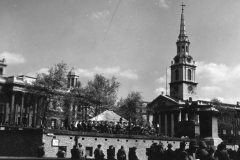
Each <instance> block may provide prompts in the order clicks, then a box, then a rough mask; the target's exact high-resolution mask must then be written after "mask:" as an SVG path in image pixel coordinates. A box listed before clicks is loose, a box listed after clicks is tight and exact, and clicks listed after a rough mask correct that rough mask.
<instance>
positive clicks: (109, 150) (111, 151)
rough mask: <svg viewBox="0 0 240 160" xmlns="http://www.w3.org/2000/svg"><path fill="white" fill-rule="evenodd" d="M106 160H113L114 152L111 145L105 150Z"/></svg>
mask: <svg viewBox="0 0 240 160" xmlns="http://www.w3.org/2000/svg"><path fill="white" fill-rule="evenodd" d="M107 159H108V160H115V150H114V148H113V145H110V146H109V149H108V150H107Z"/></svg>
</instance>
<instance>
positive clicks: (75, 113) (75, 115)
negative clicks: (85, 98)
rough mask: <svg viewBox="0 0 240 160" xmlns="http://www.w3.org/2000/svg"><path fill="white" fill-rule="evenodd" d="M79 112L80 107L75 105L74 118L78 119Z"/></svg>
mask: <svg viewBox="0 0 240 160" xmlns="http://www.w3.org/2000/svg"><path fill="white" fill-rule="evenodd" d="M77 111H78V106H77V105H76V104H75V105H74V118H75V119H77Z"/></svg>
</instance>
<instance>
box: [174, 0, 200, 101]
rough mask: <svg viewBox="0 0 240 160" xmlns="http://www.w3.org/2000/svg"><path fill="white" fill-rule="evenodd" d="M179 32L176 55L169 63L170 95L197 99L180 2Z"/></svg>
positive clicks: (192, 66) (193, 67)
mask: <svg viewBox="0 0 240 160" xmlns="http://www.w3.org/2000/svg"><path fill="white" fill-rule="evenodd" d="M181 6H182V13H181V22H180V33H179V36H178V40H177V42H176V45H177V55H176V56H175V57H174V61H172V64H171V82H170V96H173V97H178V98H180V99H183V100H187V99H189V98H191V99H197V83H196V78H195V75H196V74H195V71H196V66H195V61H193V58H192V56H190V54H189V46H190V42H189V39H188V36H187V33H186V28H185V18H184V8H183V7H185V5H184V4H182V5H181Z"/></svg>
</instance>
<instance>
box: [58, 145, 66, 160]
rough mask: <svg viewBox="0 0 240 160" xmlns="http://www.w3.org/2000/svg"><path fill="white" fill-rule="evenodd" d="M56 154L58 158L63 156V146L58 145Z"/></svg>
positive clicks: (64, 154) (64, 153)
mask: <svg viewBox="0 0 240 160" xmlns="http://www.w3.org/2000/svg"><path fill="white" fill-rule="evenodd" d="M56 155H57V157H58V158H65V156H66V152H65V150H64V149H63V148H61V147H59V150H58V152H57V154H56Z"/></svg>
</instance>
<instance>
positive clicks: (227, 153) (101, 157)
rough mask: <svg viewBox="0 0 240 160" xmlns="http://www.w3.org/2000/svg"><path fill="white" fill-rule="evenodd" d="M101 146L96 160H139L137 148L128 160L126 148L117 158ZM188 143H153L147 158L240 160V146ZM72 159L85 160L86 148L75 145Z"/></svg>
mask: <svg viewBox="0 0 240 160" xmlns="http://www.w3.org/2000/svg"><path fill="white" fill-rule="evenodd" d="M101 146H102V145H101V144H98V145H97V148H96V149H95V150H94V158H95V160H105V159H107V160H127V159H128V160H139V158H138V156H137V154H136V150H137V148H136V147H132V148H130V149H129V152H128V158H127V154H126V151H125V149H124V146H121V148H119V150H118V152H117V157H116V158H115V148H114V147H113V145H110V146H109V149H107V156H105V154H104V152H103V150H102V148H101ZM185 147H186V143H185V142H180V147H179V148H178V149H176V150H173V149H172V148H173V145H172V144H171V143H168V145H167V149H164V145H163V143H161V142H160V143H153V144H152V145H151V146H150V148H148V149H147V150H146V156H147V157H148V160H240V144H239V148H238V151H233V150H231V149H227V148H226V145H225V144H224V143H220V144H219V145H218V146H217V149H216V148H215V147H214V146H207V145H206V143H205V142H204V141H200V142H199V144H197V142H196V141H191V142H190V144H189V148H188V149H186V148H185ZM44 154H45V151H44V143H42V144H41V145H40V146H39V148H38V156H39V157H42V156H44ZM56 155H57V157H59V158H64V157H65V155H66V151H65V150H64V149H61V148H59V151H58V153H57V154H56ZM71 158H72V159H79V160H85V159H86V155H85V154H84V148H83V146H82V144H81V143H78V145H74V146H73V148H72V149H71Z"/></svg>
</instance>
